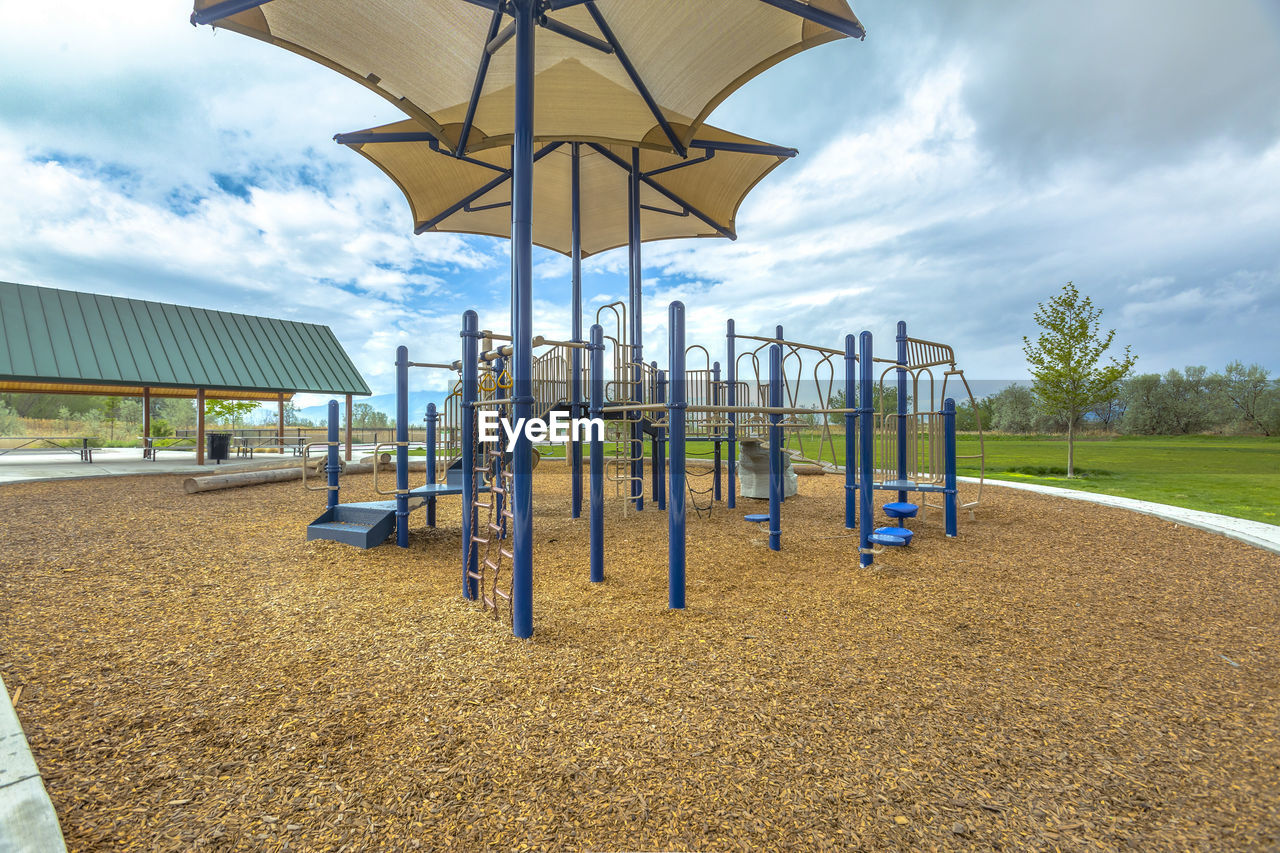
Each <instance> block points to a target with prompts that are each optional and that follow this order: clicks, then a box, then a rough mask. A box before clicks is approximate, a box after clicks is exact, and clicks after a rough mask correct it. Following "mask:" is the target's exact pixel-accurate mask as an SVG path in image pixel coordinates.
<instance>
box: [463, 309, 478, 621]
mask: <svg viewBox="0 0 1280 853" xmlns="http://www.w3.org/2000/svg"><path fill="white" fill-rule="evenodd" d="M479 360H480V318H479V317H478V316H477V315H476V312H474V311H467V312H466V313H464V314H463V315H462V433H461V436H460V437H459V442H460V443H461V445H462V594H463V596H464V597H466V598H468V599H470V600H472V601H475V600H477V599H478V598H479V597H480V581H479V579H478V578H477V577H476V569H477V567H478V565H479V555H478V552H477V551H476V543H475V541H474V540H475V535H476V525H477V521H478V519H477V514H476V505H475V500H474V496H475V491H476V454H475V446H476V407H475V404H476V398H477V397H478V396H479V392H480V388H479V385H480V383H479V376H478V375H477V366H476V363H477V362H478V361H479Z"/></svg>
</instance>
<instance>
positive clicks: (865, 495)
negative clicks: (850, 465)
mask: <svg viewBox="0 0 1280 853" xmlns="http://www.w3.org/2000/svg"><path fill="white" fill-rule="evenodd" d="M871 345H872V342H871V333H870V332H863V333H862V334H861V335H860V336H859V339H858V373H859V378H858V443H859V444H860V445H861V446H862V447H861V451H862V452H861V453H859V454H858V465H859V467H858V480H859V483H858V498H859V506H858V543H859V548H858V549H859V551H860V559H859V561H858V562H859V565H861V566H863V567H864V568H865V567H866V566H869V565H871V563H872V561H873V560H874V559H875V558H874V557H872V556H871V530H872V527H871V523H872V515H871V498H872V494H871V490H872V483H871V449H872V448H871V438H872V435H871V433H872V431H873V430H874V428H875V426H874V422H873V418H874V412H875V410H874V409H873V408H872V406H871V366H872V365H871V358H872V356H871Z"/></svg>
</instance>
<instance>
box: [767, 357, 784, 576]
mask: <svg viewBox="0 0 1280 853" xmlns="http://www.w3.org/2000/svg"><path fill="white" fill-rule="evenodd" d="M778 337H782V335H781V333H779V335H778ZM769 405H770V406H781V405H782V347H781V346H780V345H778V344H773V345H771V346H770V347H769ZM781 424H782V415H778V414H771V415H769V550H771V551H781V550H782V426H781Z"/></svg>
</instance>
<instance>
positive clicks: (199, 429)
mask: <svg viewBox="0 0 1280 853" xmlns="http://www.w3.org/2000/svg"><path fill="white" fill-rule="evenodd" d="M196 464H197V465H203V464H204V389H203V388H197V389H196Z"/></svg>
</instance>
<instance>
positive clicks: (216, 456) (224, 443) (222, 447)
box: [208, 432, 231, 465]
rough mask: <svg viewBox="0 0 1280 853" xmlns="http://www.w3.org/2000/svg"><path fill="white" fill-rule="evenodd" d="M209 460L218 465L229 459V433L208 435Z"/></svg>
mask: <svg viewBox="0 0 1280 853" xmlns="http://www.w3.org/2000/svg"><path fill="white" fill-rule="evenodd" d="M208 437H209V458H210V459H211V460H213V461H214V462H217V463H218V464H219V465H221V464H222V460H224V459H230V458H231V433H229V432H211V433H209V436H208Z"/></svg>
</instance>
